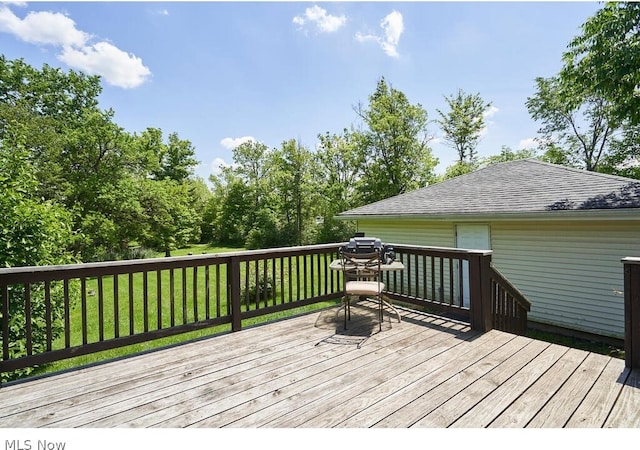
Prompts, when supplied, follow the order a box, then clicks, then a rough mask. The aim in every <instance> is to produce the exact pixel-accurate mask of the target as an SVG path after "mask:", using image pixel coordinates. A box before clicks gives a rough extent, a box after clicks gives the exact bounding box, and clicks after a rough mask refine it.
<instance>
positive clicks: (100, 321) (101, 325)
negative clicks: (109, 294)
mask: <svg viewBox="0 0 640 450" xmlns="http://www.w3.org/2000/svg"><path fill="white" fill-rule="evenodd" d="M102 288H103V285H102V276H98V340H99V341H100V342H102V341H104V292H103V290H102Z"/></svg>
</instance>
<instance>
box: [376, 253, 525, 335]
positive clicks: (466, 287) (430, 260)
mask: <svg viewBox="0 0 640 450" xmlns="http://www.w3.org/2000/svg"><path fill="white" fill-rule="evenodd" d="M391 245H393V247H394V250H395V252H396V257H397V259H399V260H400V261H402V262H403V263H404V266H405V270H403V271H402V272H391V273H388V274H386V277H385V284H386V288H387V291H388V292H387V295H388V296H389V297H390V298H392V299H393V300H396V301H400V302H404V303H409V304H413V305H416V306H420V307H424V308H427V309H431V310H435V311H439V312H445V313H449V314H453V315H455V316H458V317H460V318H462V319H465V320H468V321H469V322H470V323H471V326H472V327H473V328H474V329H477V330H480V331H488V330H490V329H493V328H496V329H499V330H502V331H508V332H510V333H517V334H525V333H526V331H527V312H528V311H529V310H530V308H531V304H530V303H529V301H528V300H527V299H526V298H525V297H524V295H522V293H521V292H520V291H518V289H516V288H515V286H513V285H512V284H511V283H510V282H509V281H508V280H507V279H506V278H505V277H504V276H503V275H502V274H501V273H500V272H499V271H498V270H497V269H496V268H495V267H494V266H493V264H492V263H491V253H492V252H491V251H482V250H464V249H453V248H439V247H421V246H411V245H401V244H391Z"/></svg>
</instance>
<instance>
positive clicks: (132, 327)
mask: <svg viewBox="0 0 640 450" xmlns="http://www.w3.org/2000/svg"><path fill="white" fill-rule="evenodd" d="M128 288H129V336H133V335H134V334H135V314H134V304H133V272H131V273H129V286H128Z"/></svg>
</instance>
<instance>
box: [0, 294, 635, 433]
mask: <svg viewBox="0 0 640 450" xmlns="http://www.w3.org/2000/svg"><path fill="white" fill-rule="evenodd" d="M369 306H370V305H367V304H362V305H355V306H354V308H353V314H354V320H353V321H352V322H351V323H350V327H349V329H348V330H346V331H344V330H342V329H341V326H342V316H341V315H336V311H335V310H323V311H320V312H316V313H312V314H307V315H303V316H299V317H295V318H291V319H286V320H282V321H278V322H275V323H271V324H268V325H262V326H256V327H253V328H249V329H245V330H243V331H241V332H237V333H227V334H224V335H220V336H216V337H212V338H206V339H201V340H199V341H195V342H190V343H187V344H183V345H177V346H173V347H170V348H164V349H160V350H156V351H150V352H147V353H144V354H140V355H136V356H132V357H127V358H122V359H119V360H114V361H109V362H106V363H102V364H96V365H93V366H90V367H85V368H80V369H77V370H69V371H66V372H64V373H59V374H53V375H51V376H47V377H42V378H39V379H33V380H25V381H23V382H18V383H10V384H8V385H5V386H2V387H0V427H3V428H38V427H52V428H75V427H90V428H98V427H99V428H103V427H135V428H142V427H171V428H175V427H201V428H221V427H232V428H257V427H266V428H293V427H305V428H328V427H358V428H362V427H387V428H408V427H441V428H442V427H473V428H477V427H498V428H503V427H540V428H547V427H553V428H555V427H640V415H638V413H637V411H638V410H640V375H639V372H638V371H630V370H628V369H626V368H625V367H624V361H623V360H620V359H614V358H610V357H607V356H603V355H596V354H591V353H589V352H586V351H583V350H577V349H570V348H568V347H563V346H560V345H556V344H549V343H546V342H542V341H536V340H533V339H530V338H527V337H523V336H515V335H512V334H508V333H504V332H501V331H497V330H492V331H490V332H487V333H482V334H480V333H477V332H474V331H471V330H470V328H469V326H468V325H467V324H464V323H460V322H457V321H454V320H448V319H445V318H442V317H439V316H436V315H431V314H426V313H420V312H417V311H412V310H407V309H401V312H402V316H403V320H402V322H401V323H397V322H396V321H395V320H394V318H393V317H392V316H390V315H386V316H385V322H384V326H383V330H382V332H378V331H377V329H378V324H377V323H376V322H375V320H374V319H373V318H374V317H375V309H372V308H370V307H369ZM358 344H360V345H358Z"/></svg>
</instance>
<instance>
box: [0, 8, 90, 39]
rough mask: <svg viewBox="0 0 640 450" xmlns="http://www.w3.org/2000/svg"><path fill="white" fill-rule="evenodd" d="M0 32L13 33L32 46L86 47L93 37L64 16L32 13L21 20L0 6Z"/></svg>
mask: <svg viewBox="0 0 640 450" xmlns="http://www.w3.org/2000/svg"><path fill="white" fill-rule="evenodd" d="M0 31H4V32H6V33H11V34H13V35H15V36H16V37H18V38H19V39H22V40H23V41H25V42H28V43H30V44H51V45H78V46H81V45H84V44H85V42H87V40H89V38H90V37H91V36H90V35H88V34H87V33H85V32H83V31H80V30H78V29H77V28H76V24H75V22H74V21H73V20H72V19H70V18H69V17H67V16H65V15H64V14H60V13H52V12H47V11H42V12H30V13H29V14H27V15H26V17H25V18H24V19H20V18H19V17H18V16H16V15H15V14H14V13H13V12H12V11H11V10H10V9H9V8H7V7H6V6H4V5H3V6H0Z"/></svg>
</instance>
